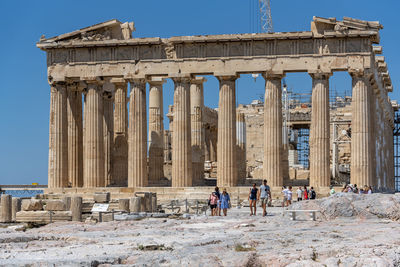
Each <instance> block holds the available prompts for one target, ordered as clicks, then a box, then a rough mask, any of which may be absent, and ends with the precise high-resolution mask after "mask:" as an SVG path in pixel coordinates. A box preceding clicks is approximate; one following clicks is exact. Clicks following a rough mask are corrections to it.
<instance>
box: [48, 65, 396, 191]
mask: <svg viewBox="0 0 400 267" xmlns="http://www.w3.org/2000/svg"><path fill="white" fill-rule="evenodd" d="M310 75H311V77H312V87H313V88H312V116H311V129H310V144H309V146H310V185H312V186H314V187H327V186H330V182H331V181H330V117H329V77H330V75H331V74H330V73H319V72H318V73H311V74H310ZM352 77H353V103H352V109H353V122H352V145H351V182H352V183H356V184H358V185H373V184H374V182H375V178H374V177H375V174H374V170H375V167H374V162H375V160H374V158H373V156H371V155H372V154H374V153H375V139H376V136H374V135H373V131H372V128H371V127H372V124H371V121H373V118H372V116H373V114H372V113H373V112H371V107H372V105H375V104H374V102H373V94H372V93H371V89H370V88H369V80H368V79H367V77H366V76H365V75H364V74H359V73H354V74H352ZM170 78H172V79H173V81H174V84H175V89H174V108H173V123H172V186H173V187H188V186H193V185H197V184H200V183H201V181H202V179H203V178H204V176H203V175H204V169H203V168H204V151H203V150H204V142H205V141H204V140H205V133H204V128H203V124H202V108H203V105H204V96H203V82H204V80H205V79H204V78H200V77H197V78H196V77H191V76H185V75H177V76H176V77H170ZM217 78H218V80H219V83H220V87H219V107H218V142H217V151H218V153H217V162H218V169H217V173H218V178H217V183H218V185H219V186H236V185H237V184H238V173H237V171H238V170H237V157H238V155H237V148H236V145H237V144H236V142H237V138H236V134H237V132H236V127H237V124H236V104H235V99H236V97H235V81H236V78H237V76H217ZM264 78H265V80H266V82H265V102H264V164H263V169H264V178H266V179H268V181H269V184H270V185H271V186H282V185H283V168H288V166H283V164H282V162H284V160H283V154H284V149H283V144H282V106H281V104H282V103H281V79H282V78H283V75H282V74H279V75H276V74H273V75H272V74H265V75H264ZM163 81H164V79H163V78H152V79H150V80H144V79H135V80H130V83H131V86H130V87H131V91H130V97H129V98H130V100H129V116H128V114H127V97H126V95H127V82H126V81H125V80H123V79H116V78H113V79H111V80H109V81H108V84H110V83H111V84H113V86H114V88H115V89H114V93H112V91H113V90H105V89H104V88H105V83H104V81H101V80H86V81H84V83H82V82H79V83H77V82H75V83H69V84H67V83H56V84H54V85H53V86H52V87H51V107H50V138H49V140H50V141H49V142H50V146H49V148H50V150H49V187H50V188H55V187H56V188H57V187H66V186H68V183H70V186H72V187H82V186H83V187H104V186H108V185H112V184H114V185H117V186H126V185H127V186H128V187H143V186H148V185H152V184H157V181H159V180H160V179H161V178H162V177H164V173H163V163H164V155H163V149H164V128H163V96H162V94H163V92H162V85H163ZM146 82H148V83H149V86H150V90H149V135H148V136H147V109H146ZM82 91H83V92H84V96H85V97H84V99H85V101H84V108H83V110H84V116H83V117H84V118H82V95H81V93H82ZM114 104H115V105H114ZM128 119H129V127H128ZM147 137H148V139H147ZM386 139H387V142H390V141H389V140H390V136H388V138H386ZM387 142H386V143H387ZM392 142H393V140H392ZM148 144H149V150H147V149H148V147H147V145H148ZM387 148H388V149H389V146H387ZM147 151H148V152H149V154H148V155H147ZM388 153H389V152H388ZM148 156H149V160H148V161H147V158H148Z"/></svg>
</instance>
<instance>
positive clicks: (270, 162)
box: [263, 74, 283, 187]
mask: <svg viewBox="0 0 400 267" xmlns="http://www.w3.org/2000/svg"><path fill="white" fill-rule="evenodd" d="M282 77H283V75H269V74H268V75H264V78H265V100H264V162H263V174H264V179H267V180H268V183H269V184H270V185H271V186H273V187H278V186H282V185H283V175H282V151H283V147H282V100H281V99H282V91H281V84H282Z"/></svg>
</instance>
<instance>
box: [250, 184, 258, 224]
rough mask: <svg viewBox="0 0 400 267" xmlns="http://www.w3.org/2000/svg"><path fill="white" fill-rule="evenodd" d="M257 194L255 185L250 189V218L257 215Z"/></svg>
mask: <svg viewBox="0 0 400 267" xmlns="http://www.w3.org/2000/svg"><path fill="white" fill-rule="evenodd" d="M257 192H258V188H257V185H256V184H253V187H252V188H250V192H249V202H250V216H252V215H256V214H257ZM253 209H254V212H253Z"/></svg>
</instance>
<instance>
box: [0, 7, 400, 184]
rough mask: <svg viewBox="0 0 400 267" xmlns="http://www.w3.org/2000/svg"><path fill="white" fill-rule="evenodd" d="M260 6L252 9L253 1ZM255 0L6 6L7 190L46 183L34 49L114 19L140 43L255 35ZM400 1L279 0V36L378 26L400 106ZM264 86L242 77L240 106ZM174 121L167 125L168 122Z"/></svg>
mask: <svg viewBox="0 0 400 267" xmlns="http://www.w3.org/2000/svg"><path fill="white" fill-rule="evenodd" d="M252 1H253V4H251V2H252ZM255 3H256V0H202V1H191V0H179V1H174V0H169V1H165V0H153V1H149V0H146V1H138V0H136V1H134V0H132V1H116V0H115V1H105V0H96V1H94V0H93V1H89V0H84V1H82V0H80V1H75V0H74V1H73V0H69V1H66V0H65V1H64V0H57V1H54V0H53V1H49V0H47V1H17V0H13V1H11V0H8V1H7V0H3V1H0V21H1V25H2V33H1V36H2V37H1V42H0V46H1V47H0V51H1V52H0V55H1V61H0V73H1V75H0V77H2V82H1V83H0V88H1V98H0V125H1V126H0V127H1V128H0V184H15V183H24V184H26V183H32V182H39V183H41V184H47V154H48V117H49V99H50V94H49V92H50V89H49V85H48V84H47V77H46V75H47V74H46V58H45V53H44V52H42V51H40V50H39V49H38V48H36V47H35V43H36V42H37V41H38V40H39V38H40V36H41V35H42V34H45V35H46V37H51V36H55V35H59V34H62V33H67V32H71V31H73V30H76V29H79V28H83V27H86V26H89V25H93V24H96V23H99V22H102V21H106V20H109V19H113V18H116V19H119V20H120V21H122V22H125V21H134V22H135V26H136V32H134V34H133V35H134V37H154V36H160V37H169V36H178V35H198V34H224V33H248V32H254V31H256V29H257V22H256V19H257V16H255V15H254V11H253V12H252V11H251V7H253V9H254V8H255V7H256V4H255ZM399 10H400V1H398V0H385V1H379V2H376V1H373V0H351V1H349V0H335V1H332V0H326V1H325V0H303V1H300V0H272V16H273V21H274V28H275V31H279V32H285V31H308V30H310V21H311V20H312V17H313V16H321V17H336V18H338V19H341V18H342V17H343V16H348V17H354V18H359V19H364V20H379V21H380V22H381V23H382V24H383V25H384V27H385V28H384V29H383V30H382V31H381V45H383V51H384V55H385V56H386V61H387V63H388V66H389V71H390V73H391V77H392V81H393V85H394V90H395V92H394V93H392V94H391V97H392V98H393V99H399V93H398V91H397V90H398V88H397V86H398V85H399V84H400V83H399V79H400V78H399V76H400V53H399V52H398V51H399V45H398V44H399V43H400V30H399V22H398V21H399V20H398V19H399ZM208 78H209V81H208V82H207V83H206V84H205V102H206V105H208V106H211V107H216V106H217V104H218V83H217V80H216V79H215V78H213V77H208ZM287 83H288V85H289V88H292V89H293V90H294V91H298V92H299V91H304V92H309V91H310V90H311V79H310V78H309V77H308V75H307V74H290V75H288V77H287ZM263 85H264V82H263V79H262V78H258V79H257V81H256V82H254V81H253V79H252V78H251V77H249V76H242V77H241V78H240V79H239V80H238V83H237V86H238V102H239V103H249V102H250V101H251V100H252V99H255V98H258V97H259V95H260V94H262V93H263ZM331 88H332V89H336V90H337V91H344V90H347V91H348V92H350V91H351V80H350V78H349V76H348V74H346V73H336V74H335V75H334V76H333V77H332V78H331ZM172 89H173V87H172V82H171V81H168V82H167V83H166V85H165V93H164V102H165V104H164V107H165V111H166V110H167V107H168V105H170V104H172V99H173V98H172V96H173V95H172ZM167 121H168V120H167V119H166V122H167Z"/></svg>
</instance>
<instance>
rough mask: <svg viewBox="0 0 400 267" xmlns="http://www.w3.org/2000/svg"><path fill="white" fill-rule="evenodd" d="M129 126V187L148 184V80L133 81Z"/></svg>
mask: <svg viewBox="0 0 400 267" xmlns="http://www.w3.org/2000/svg"><path fill="white" fill-rule="evenodd" d="M129 101H130V102H129V128H128V147H129V148H128V149H129V152H128V187H143V186H147V184H148V172H147V117H146V116H147V115H146V82H145V80H144V79H135V80H133V81H132V82H131V92H130V100H129Z"/></svg>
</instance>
